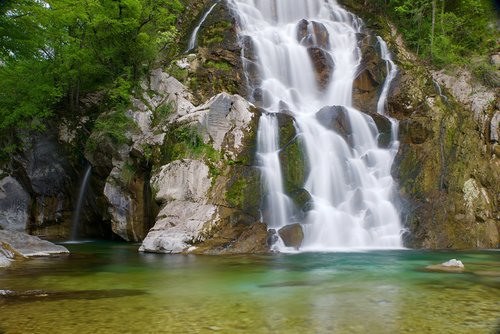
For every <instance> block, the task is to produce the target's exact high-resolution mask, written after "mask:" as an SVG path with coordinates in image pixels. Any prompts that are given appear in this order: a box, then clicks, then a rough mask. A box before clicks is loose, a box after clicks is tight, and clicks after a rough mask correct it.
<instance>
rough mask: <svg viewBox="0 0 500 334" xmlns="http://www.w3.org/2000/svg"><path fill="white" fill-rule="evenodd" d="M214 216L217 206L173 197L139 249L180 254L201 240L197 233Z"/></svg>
mask: <svg viewBox="0 0 500 334" xmlns="http://www.w3.org/2000/svg"><path fill="white" fill-rule="evenodd" d="M216 217H217V207H216V206H214V205H209V204H201V203H196V202H188V201H179V200H174V201H172V202H169V203H167V204H166V205H165V206H164V207H163V209H162V210H161V211H160V213H159V214H158V216H157V217H156V224H155V226H154V227H153V228H152V229H151V230H150V231H149V233H148V235H147V237H146V238H145V239H144V241H143V243H142V245H141V247H140V248H139V251H141V252H155V253H181V252H183V251H187V250H188V249H189V248H190V247H191V246H192V245H193V243H195V242H200V241H203V239H202V237H201V236H200V233H201V231H202V229H203V228H204V227H205V228H206V224H207V222H211V221H212V220H214V219H215V218H216Z"/></svg>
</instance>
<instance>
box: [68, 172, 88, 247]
mask: <svg viewBox="0 0 500 334" xmlns="http://www.w3.org/2000/svg"><path fill="white" fill-rule="evenodd" d="M91 175H92V166H91V165H90V164H88V165H87V167H86V168H85V173H84V174H83V178H82V182H81V183H80V190H79V192H78V198H77V202H76V206H75V211H74V212H73V221H72V223H73V224H72V226H71V240H73V241H75V240H77V239H78V228H79V227H80V216H81V213H82V207H83V203H85V198H86V195H87V189H88V187H89V183H90V176H91Z"/></svg>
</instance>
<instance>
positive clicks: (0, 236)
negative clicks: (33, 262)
mask: <svg viewBox="0 0 500 334" xmlns="http://www.w3.org/2000/svg"><path fill="white" fill-rule="evenodd" d="M0 244H1V245H2V248H3V249H4V251H1V252H2V253H3V254H4V256H5V255H6V254H7V257H10V258H11V259H12V258H14V257H15V256H22V257H34V256H48V255H52V254H67V253H69V251H68V250H67V249H66V248H65V247H63V246H59V245H55V244H53V243H51V242H49V241H46V240H42V239H40V238H38V237H35V236H32V235H28V234H26V233H22V232H14V231H3V230H0ZM5 250H7V251H5Z"/></svg>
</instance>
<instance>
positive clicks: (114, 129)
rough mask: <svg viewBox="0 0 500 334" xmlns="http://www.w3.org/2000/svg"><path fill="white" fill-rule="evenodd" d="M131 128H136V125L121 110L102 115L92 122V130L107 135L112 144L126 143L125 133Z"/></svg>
mask: <svg viewBox="0 0 500 334" xmlns="http://www.w3.org/2000/svg"><path fill="white" fill-rule="evenodd" d="M131 129H136V125H135V123H134V122H133V121H132V119H130V118H129V117H127V116H126V115H125V113H124V112H123V111H113V112H111V113H109V114H105V115H102V116H101V117H99V118H98V119H97V121H96V122H95V124H94V131H95V132H97V133H100V134H103V135H105V136H107V137H109V138H110V139H111V141H112V142H113V143H114V144H125V143H127V142H128V138H127V135H126V133H127V131H129V130H131Z"/></svg>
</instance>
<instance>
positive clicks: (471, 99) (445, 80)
mask: <svg viewBox="0 0 500 334" xmlns="http://www.w3.org/2000/svg"><path fill="white" fill-rule="evenodd" d="M432 77H433V78H434V80H436V82H437V83H438V84H440V85H442V86H444V87H446V89H448V91H449V92H451V94H452V95H453V96H454V97H455V98H456V99H457V100H458V101H459V102H460V103H462V104H464V105H465V106H469V107H470V109H471V110H472V111H473V112H474V116H475V118H476V120H478V121H479V122H481V124H483V125H484V123H485V122H486V120H487V119H486V117H487V114H486V113H485V111H486V110H487V109H488V107H489V106H490V103H491V102H492V101H495V92H494V91H493V90H490V89H488V88H487V87H485V86H483V85H481V84H479V83H477V82H474V80H473V79H472V75H471V74H470V73H469V72H467V71H465V70H461V71H458V72H456V73H455V74H453V75H449V74H447V73H445V71H444V70H441V71H434V72H432Z"/></svg>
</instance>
